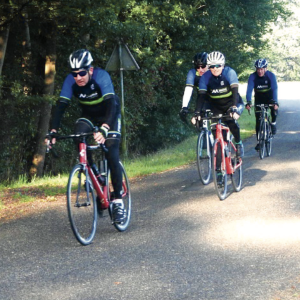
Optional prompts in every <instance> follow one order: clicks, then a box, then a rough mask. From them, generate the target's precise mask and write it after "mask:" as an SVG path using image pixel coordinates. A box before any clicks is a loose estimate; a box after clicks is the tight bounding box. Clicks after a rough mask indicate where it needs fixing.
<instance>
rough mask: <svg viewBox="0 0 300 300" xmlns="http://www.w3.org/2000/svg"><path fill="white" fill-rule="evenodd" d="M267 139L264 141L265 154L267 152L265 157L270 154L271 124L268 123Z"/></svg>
mask: <svg viewBox="0 0 300 300" xmlns="http://www.w3.org/2000/svg"><path fill="white" fill-rule="evenodd" d="M266 136H267V139H266V152H267V156H270V155H271V152H272V138H273V136H272V129H271V124H270V123H269V122H268V123H267V134H266Z"/></svg>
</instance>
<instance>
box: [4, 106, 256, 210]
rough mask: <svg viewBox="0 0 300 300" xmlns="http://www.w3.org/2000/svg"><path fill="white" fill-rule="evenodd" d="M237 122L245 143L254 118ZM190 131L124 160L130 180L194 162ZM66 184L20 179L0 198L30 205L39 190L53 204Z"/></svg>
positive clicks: (64, 176)
mask: <svg viewBox="0 0 300 300" xmlns="http://www.w3.org/2000/svg"><path fill="white" fill-rule="evenodd" d="M238 122H239V124H240V128H241V137H242V140H243V139H245V138H247V137H250V136H252V135H253V134H254V132H255V130H254V128H255V116H254V113H253V112H252V115H251V116H249V115H248V112H247V111H246V110H244V112H243V115H242V116H241V118H240V119H239V121H238ZM191 130H194V131H195V135H193V136H191V137H189V138H187V139H186V140H184V141H183V142H181V143H180V144H177V145H174V146H170V147H169V148H167V149H163V150H160V151H158V152H156V153H154V154H149V155H146V156H141V157H136V158H134V159H126V160H124V161H123V163H124V166H125V168H126V172H127V174H128V176H129V178H134V177H138V176H145V175H149V174H153V173H158V172H162V171H166V170H170V169H173V168H176V167H179V166H182V165H186V164H189V163H192V162H195V161H196V143H197V132H196V130H195V129H194V128H193V127H192V126H191ZM67 182H68V174H62V175H58V176H52V177H50V176H45V177H44V178H36V179H34V180H33V181H32V182H30V183H28V182H27V178H24V177H20V178H19V180H18V181H16V182H13V183H11V184H9V185H8V186H7V185H4V184H2V185H0V195H2V194H3V193H4V191H5V190H6V189H12V190H15V192H14V194H13V198H14V199H16V200H17V199H18V202H30V201H35V200H38V199H39V197H38V196H36V197H34V196H32V195H31V193H30V190H32V189H38V190H39V192H41V193H43V194H44V195H45V196H46V197H47V199H48V200H49V201H52V200H55V196H56V195H59V194H64V193H65V191H66V185H67ZM19 189H20V190H19ZM3 207H4V204H3V202H1V200H0V210H1V209H3Z"/></svg>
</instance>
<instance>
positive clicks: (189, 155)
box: [124, 110, 255, 177]
mask: <svg viewBox="0 0 300 300" xmlns="http://www.w3.org/2000/svg"><path fill="white" fill-rule="evenodd" d="M238 123H239V125H240V132H241V138H242V140H243V139H245V138H248V137H250V136H252V135H253V134H254V133H255V130H254V128H255V116H254V113H253V112H252V114H251V115H249V114H248V111H246V110H244V112H243V114H242V116H241V117H240V119H239V120H238ZM196 143H197V133H196V131H195V136H192V137H189V138H187V139H186V140H184V141H183V142H181V143H180V144H178V145H176V146H172V147H169V148H168V149H164V150H160V151H158V152H156V153H154V154H151V155H147V156H142V157H139V158H135V159H132V160H125V161H124V165H125V168H126V172H127V173H128V176H129V177H136V176H143V175H148V174H153V173H157V172H162V171H165V170H169V169H172V168H175V167H179V166H182V165H185V164H188V163H191V162H194V161H196Z"/></svg>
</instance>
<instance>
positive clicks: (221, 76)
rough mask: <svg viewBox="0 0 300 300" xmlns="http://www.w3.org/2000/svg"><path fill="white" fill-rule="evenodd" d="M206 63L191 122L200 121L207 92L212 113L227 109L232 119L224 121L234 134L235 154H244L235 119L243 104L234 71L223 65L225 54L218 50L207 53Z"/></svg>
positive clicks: (238, 115) (222, 111)
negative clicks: (240, 103) (206, 67)
mask: <svg viewBox="0 0 300 300" xmlns="http://www.w3.org/2000/svg"><path fill="white" fill-rule="evenodd" d="M207 64H208V66H209V71H208V72H206V73H205V74H203V76H202V77H201V78H200V81H199V96H198V98H197V107H196V110H195V117H193V118H192V123H193V124H195V123H196V119H198V120H199V121H200V119H201V117H200V112H201V110H202V108H203V104H204V102H205V99H206V94H208V101H209V104H210V106H211V110H212V112H213V113H214V114H224V113H226V112H228V111H229V110H230V111H232V112H231V116H232V118H233V120H227V121H226V122H225V123H226V124H227V126H228V127H229V129H230V131H231V133H232V134H233V136H234V140H235V143H236V148H237V156H238V157H243V156H244V147H243V144H242V141H241V137H240V127H239V124H238V123H237V121H236V120H237V119H238V118H239V117H240V114H241V113H242V109H243V105H239V108H237V106H238V103H239V102H240V96H239V93H238V78H237V75H236V72H235V71H234V70H233V69H232V68H230V67H228V66H225V56H224V55H223V54H222V53H221V52H218V51H214V52H211V53H209V54H208V57H207Z"/></svg>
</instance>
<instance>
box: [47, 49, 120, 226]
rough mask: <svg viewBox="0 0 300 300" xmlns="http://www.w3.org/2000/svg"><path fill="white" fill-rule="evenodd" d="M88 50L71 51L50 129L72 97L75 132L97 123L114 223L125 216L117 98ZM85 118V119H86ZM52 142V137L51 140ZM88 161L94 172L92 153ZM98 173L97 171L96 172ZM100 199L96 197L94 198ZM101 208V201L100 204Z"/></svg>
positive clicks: (109, 82)
mask: <svg viewBox="0 0 300 300" xmlns="http://www.w3.org/2000/svg"><path fill="white" fill-rule="evenodd" d="M92 61H93V58H92V56H91V53H90V52H89V51H87V50H85V49H80V50H77V51H75V52H73V53H72V54H71V55H70V57H69V63H70V67H71V71H72V72H71V73H70V74H69V75H68V76H67V77H66V78H65V81H64V83H63V86H62V90H61V93H60V98H59V100H58V101H57V105H56V108H55V111H54V115H53V119H52V124H51V128H52V129H51V131H50V132H57V131H58V129H59V127H60V121H61V118H62V116H63V114H64V112H65V110H66V108H67V107H68V106H69V105H70V102H71V99H72V98H73V96H74V97H75V98H77V99H78V104H79V106H80V107H81V110H82V114H81V119H79V120H77V122H76V124H75V133H83V132H86V131H90V127H87V126H86V125H87V124H88V123H90V122H89V121H91V122H92V123H93V124H94V125H97V126H99V129H100V131H99V132H97V133H94V139H95V141H96V142H98V143H101V144H105V145H106V147H107V148H108V150H109V151H108V153H106V154H105V155H106V159H107V162H108V166H109V168H110V171H111V177H112V184H113V187H114V194H115V195H114V196H115V200H114V201H113V207H112V212H113V217H114V221H115V222H122V220H123V219H124V205H123V200H122V173H121V169H120V165H119V143H120V136H121V133H120V132H121V113H120V101H119V98H118V97H117V96H116V95H115V91H114V87H113V84H112V81H111V78H110V76H109V74H108V73H107V72H106V71H105V70H103V69H100V68H94V67H93V66H92V65H91V64H92ZM85 120H86V122H85ZM52 142H53V143H55V139H53V141H52ZM87 155H88V160H89V163H90V164H91V165H92V168H93V170H94V171H95V172H96V173H97V172H98V170H97V168H96V165H95V164H93V160H92V156H91V153H89V152H88V153H87ZM96 175H97V174H96ZM97 200H98V201H99V199H97ZM99 208H100V204H99Z"/></svg>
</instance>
